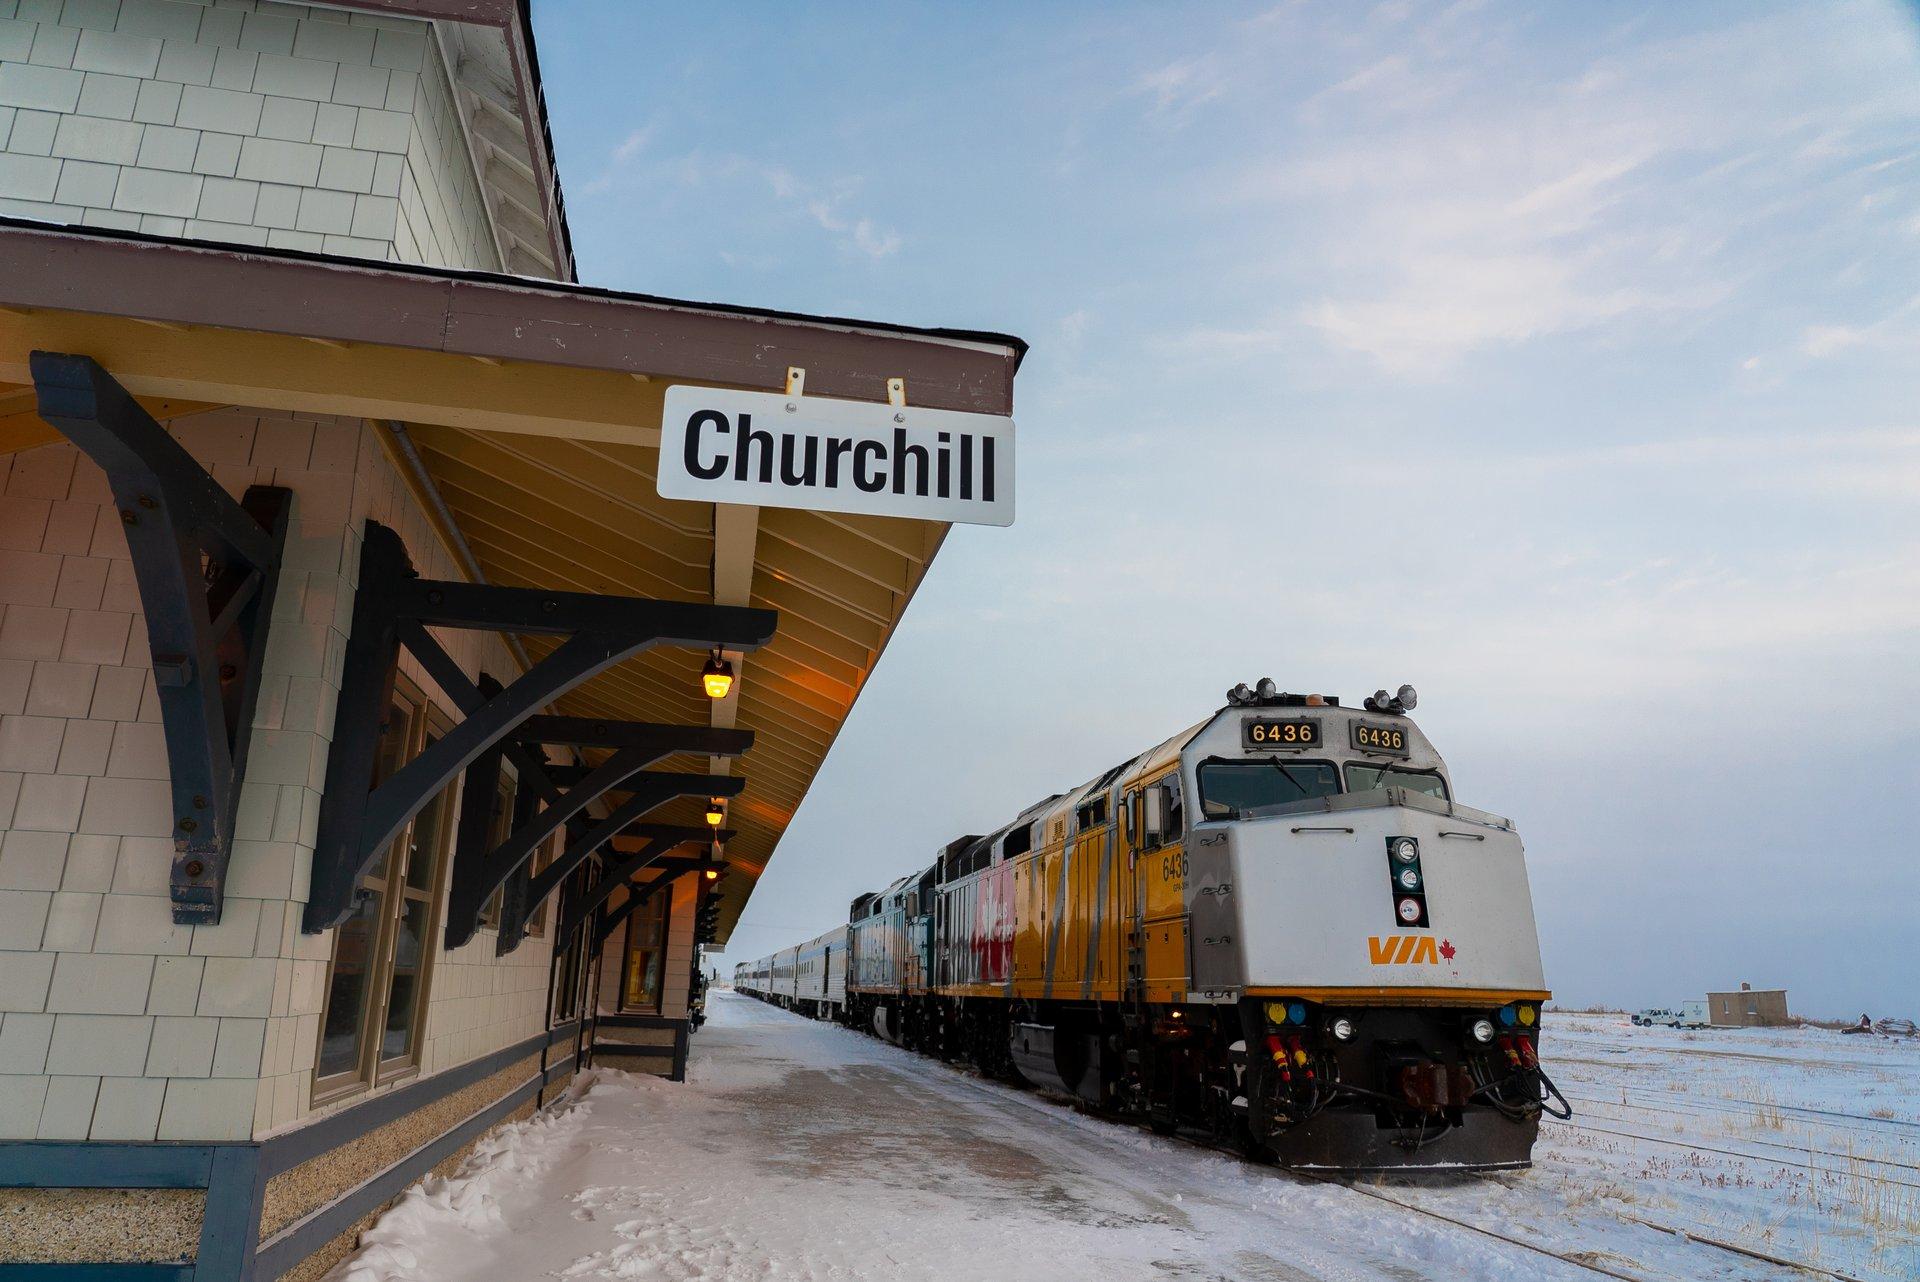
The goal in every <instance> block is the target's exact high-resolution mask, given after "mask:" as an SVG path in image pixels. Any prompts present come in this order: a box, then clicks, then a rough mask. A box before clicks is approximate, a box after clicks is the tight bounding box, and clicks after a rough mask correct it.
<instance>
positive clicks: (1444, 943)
mask: <svg viewBox="0 0 1920 1282" xmlns="http://www.w3.org/2000/svg"><path fill="white" fill-rule="evenodd" d="M1458 951H1460V950H1459V949H1457V948H1455V947H1454V946H1453V943H1452V941H1451V940H1446V939H1443V940H1441V941H1440V955H1441V956H1442V957H1444V958H1446V959H1447V960H1448V961H1452V960H1453V955H1454V954H1455V953H1456V952H1458Z"/></svg>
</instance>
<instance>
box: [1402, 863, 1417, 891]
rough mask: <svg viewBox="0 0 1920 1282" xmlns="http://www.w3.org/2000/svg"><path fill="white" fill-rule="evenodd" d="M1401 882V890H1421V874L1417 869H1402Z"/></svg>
mask: <svg viewBox="0 0 1920 1282" xmlns="http://www.w3.org/2000/svg"><path fill="white" fill-rule="evenodd" d="M1399 881H1400V889H1402V890H1418V889H1420V874H1419V872H1418V871H1416V870H1415V869H1412V868H1402V869H1401V870H1400V878H1399Z"/></svg>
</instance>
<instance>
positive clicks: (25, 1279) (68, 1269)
mask: <svg viewBox="0 0 1920 1282" xmlns="http://www.w3.org/2000/svg"><path fill="white" fill-rule="evenodd" d="M0 1282H193V1266H192V1265H191V1264H0Z"/></svg>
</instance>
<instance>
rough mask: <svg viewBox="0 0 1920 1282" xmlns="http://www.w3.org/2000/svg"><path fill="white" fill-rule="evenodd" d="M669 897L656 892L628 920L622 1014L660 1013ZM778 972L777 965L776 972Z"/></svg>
mask: <svg viewBox="0 0 1920 1282" xmlns="http://www.w3.org/2000/svg"><path fill="white" fill-rule="evenodd" d="M628 893H629V894H631V893H632V892H631V891H629V892H628ZM669 898H671V894H670V892H667V891H659V892H656V893H655V894H653V895H651V896H649V897H648V899H647V902H646V903H644V904H641V905H640V906H639V907H638V908H636V909H634V910H633V913H632V914H631V915H630V916H629V917H628V918H627V965H626V975H625V977H624V978H623V979H622V981H621V984H620V1009H621V1010H623V1011H641V1012H646V1013H650V1014H656V1015H657V1014H659V1013H660V995H661V993H662V991H663V990H664V989H665V987H666V971H667V900H668V899H669ZM779 970H780V967H779V965H778V963H776V964H775V966H774V971H775V973H776V974H777V973H779Z"/></svg>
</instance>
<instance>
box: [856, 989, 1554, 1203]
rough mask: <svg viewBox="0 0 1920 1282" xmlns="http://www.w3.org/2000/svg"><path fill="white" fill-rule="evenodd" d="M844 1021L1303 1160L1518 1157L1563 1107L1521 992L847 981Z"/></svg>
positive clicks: (1487, 1164) (1248, 1148)
mask: <svg viewBox="0 0 1920 1282" xmlns="http://www.w3.org/2000/svg"><path fill="white" fill-rule="evenodd" d="M1523 1016H1524V1022H1522V1017H1523ZM843 1019H844V1021H845V1022H846V1023H848V1024H850V1025H851V1026H853V1027H855V1028H857V1029H860V1030H862V1031H865V1032H868V1033H870V1034H873V1035H875V1036H878V1037H881V1038H884V1039H885V1040H887V1041H890V1042H893V1043H895V1044H897V1045H900V1046H903V1047H906V1048H908V1049H911V1050H915V1051H919V1052H921V1053H923V1054H927V1055H931V1056H934V1057H936V1058H939V1059H944V1060H948V1061H954V1062H963V1063H967V1064H970V1065H972V1066H973V1067H974V1068H976V1069H977V1070H979V1071H980V1072H981V1073H983V1074H985V1075H988V1076H991V1077H995V1078H999V1079H1001V1080H1006V1081H1010V1082H1019V1083H1024V1084H1027V1085H1030V1086H1033V1087H1036V1088H1039V1089H1042V1090H1047V1091H1051V1092H1055V1093H1058V1094H1062V1095H1066V1096H1070V1097H1072V1098H1073V1099H1074V1100H1076V1101H1077V1102H1079V1103H1080V1104H1081V1105H1082V1106H1084V1107H1086V1108H1087V1109H1088V1110H1089V1111H1092V1112H1097V1113H1103V1114H1112V1115H1116V1116H1125V1117H1129V1118H1133V1119H1136V1120H1144V1121H1145V1122H1147V1123H1148V1124H1149V1125H1150V1126H1151V1127H1152V1128H1153V1129H1154V1130H1156V1131H1159V1132H1161V1133H1163V1134H1172V1133H1175V1132H1187V1133H1198V1134H1199V1135H1202V1136H1204V1137H1206V1138H1208V1139H1209V1140H1211V1141H1213V1142H1216V1143H1221V1144H1224V1145H1228V1146H1230V1147H1232V1148H1234V1149H1236V1150H1238V1151H1240V1152H1242V1153H1244V1154H1246V1155H1247V1156H1249V1157H1252V1158H1256V1159H1258V1160H1263V1161H1273V1162H1276V1163H1278V1164H1280V1165H1282V1166H1286V1167H1290V1168H1295V1169H1302V1170H1328V1171H1348V1172H1362V1171H1383V1170H1420V1169H1458V1170H1498V1169H1511V1168H1518V1167H1525V1166H1527V1165H1528V1164H1529V1162H1530V1160H1531V1152H1532V1148H1533V1142H1534V1139H1535V1137H1536V1135H1537V1133H1538V1130H1539V1118H1540V1115H1541V1114H1542V1112H1543V1111H1544V1112H1547V1113H1550V1114H1553V1115H1559V1114H1560V1113H1562V1112H1563V1111H1565V1108H1566V1105H1565V1101H1564V1100H1563V1099H1561V1098H1560V1096H1559V1093H1558V1092H1557V1091H1556V1090H1555V1089H1554V1087H1553V1084H1552V1082H1551V1081H1550V1080H1549V1079H1548V1078H1547V1076H1546V1074H1545V1073H1544V1071H1543V1070H1542V1069H1541V1068H1540V1065H1539V1060H1538V1057H1537V1054H1536V1045H1537V1040H1538V1027H1537V1023H1536V1020H1537V1010H1536V1009H1535V1008H1533V1007H1532V1006H1530V1005H1525V1004H1521V1003H1514V1004H1510V1005H1508V1006H1505V1007H1501V1008H1498V1009H1496V1010H1486V1009H1479V1008H1469V1009H1460V1008H1446V1007H1411V1006H1408V1007H1379V1006H1376V1007H1366V1008H1359V1009H1350V1010H1341V1011H1328V1010H1325V1009H1322V1008H1319V1007H1317V1006H1313V1005H1311V1004H1309V1003H1304V1002H1298V1001H1289V1000H1280V1001H1269V1000H1262V999H1257V998H1247V999H1243V1000H1241V1001H1239V1002H1238V1003H1234V1004H1217V1005H1207V1004H1202V1005H1146V1004H1131V1003H1130V1004H1124V1005H1122V1004H1116V1003H1079V1002H1027V1001H1008V1000H1004V999H996V998H951V997H916V996H907V995H894V994H874V993H849V994H848V1006H847V1008H846V1014H845V1015H844V1016H843ZM1476 1024H1480V1025H1483V1026H1484V1027H1483V1028H1482V1029H1480V1030H1476V1028H1475V1025H1476ZM1487 1027H1490V1028H1491V1030H1492V1031H1491V1033H1490V1034H1489V1035H1487V1036H1485V1037H1484V1038H1482V1037H1479V1036H1477V1031H1478V1032H1485V1031H1486V1028H1487ZM1336 1030H1337V1031H1336ZM1339 1034H1344V1036H1342V1035H1339Z"/></svg>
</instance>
